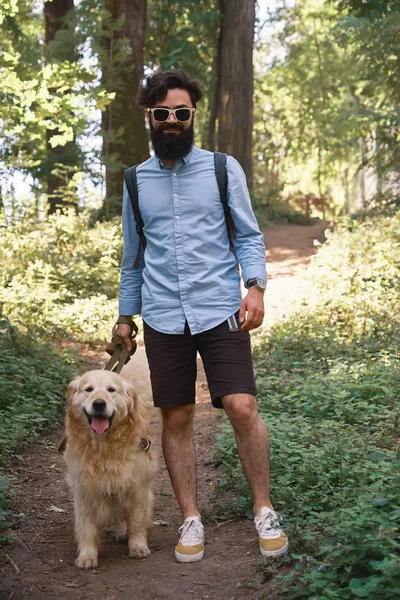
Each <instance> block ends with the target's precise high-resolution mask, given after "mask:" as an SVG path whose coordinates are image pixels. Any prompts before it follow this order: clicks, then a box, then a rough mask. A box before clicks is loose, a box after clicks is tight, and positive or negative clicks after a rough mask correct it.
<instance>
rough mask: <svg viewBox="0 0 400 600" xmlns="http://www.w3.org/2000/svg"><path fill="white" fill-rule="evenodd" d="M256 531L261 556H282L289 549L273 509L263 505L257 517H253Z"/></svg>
mask: <svg viewBox="0 0 400 600" xmlns="http://www.w3.org/2000/svg"><path fill="white" fill-rule="evenodd" d="M254 524H255V526H256V529H257V532H258V543H259V546H260V552H261V554H262V555H263V556H282V555H283V554H286V552H287V551H288V549H289V543H288V540H287V537H286V535H285V534H284V533H283V531H281V529H280V525H279V521H278V516H277V514H276V512H275V511H274V510H272V509H271V508H268V506H263V507H262V509H261V511H260V514H259V516H258V517H255V518H254Z"/></svg>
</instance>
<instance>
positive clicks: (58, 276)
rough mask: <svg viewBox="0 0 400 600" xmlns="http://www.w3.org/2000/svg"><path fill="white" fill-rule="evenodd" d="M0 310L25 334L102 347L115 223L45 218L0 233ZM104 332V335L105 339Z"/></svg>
mask: <svg viewBox="0 0 400 600" xmlns="http://www.w3.org/2000/svg"><path fill="white" fill-rule="evenodd" d="M0 246H2V247H3V252H2V254H1V255H0V273H1V275H0V290H1V291H0V304H2V306H3V314H6V315H7V316H8V317H9V318H10V320H11V321H12V322H13V323H15V324H17V325H18V327H19V328H20V329H22V328H23V329H24V330H25V331H30V332H36V333H40V334H41V335H45V336H53V337H54V336H56V337H74V338H76V339H78V340H80V341H99V340H102V341H104V335H106V337H108V336H109V332H110V326H111V324H112V323H113V321H115V317H116V298H117V293H118V283H119V267H120V262H121V256H122V234H121V229H120V223H119V220H118V219H117V220H115V221H112V222H110V223H96V224H95V225H94V226H93V227H91V226H90V222H89V217H87V216H85V215H82V214H80V215H76V214H75V213H74V212H73V211H71V212H69V213H68V214H59V213H57V214H55V215H51V216H49V218H48V220H47V221H44V222H36V223H34V222H31V221H29V220H26V221H22V222H21V223H19V224H17V225H15V226H12V227H5V228H3V229H1V230H0ZM106 332H107V333H106Z"/></svg>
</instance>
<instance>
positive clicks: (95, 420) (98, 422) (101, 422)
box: [90, 417, 109, 435]
mask: <svg viewBox="0 0 400 600" xmlns="http://www.w3.org/2000/svg"><path fill="white" fill-rule="evenodd" d="M90 426H91V428H92V429H93V431H95V432H96V433H97V435H103V433H104V432H105V431H107V429H108V428H109V423H108V419H107V418H104V417H92V422H91V424H90Z"/></svg>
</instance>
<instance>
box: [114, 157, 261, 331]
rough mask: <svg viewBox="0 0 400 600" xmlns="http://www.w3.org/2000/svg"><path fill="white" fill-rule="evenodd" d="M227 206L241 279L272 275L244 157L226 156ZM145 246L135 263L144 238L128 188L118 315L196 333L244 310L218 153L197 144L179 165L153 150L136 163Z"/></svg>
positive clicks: (125, 192)
mask: <svg viewBox="0 0 400 600" xmlns="http://www.w3.org/2000/svg"><path fill="white" fill-rule="evenodd" d="M227 171H228V204H229V206H230V210H231V215H232V218H233V222H234V224H235V229H236V239H235V240H234V248H235V252H236V256H237V258H238V261H239V264H240V267H241V270H242V276H243V280H244V281H245V282H246V281H247V280H248V279H250V278H252V277H260V278H262V279H266V267H265V247H264V240H263V235H262V233H261V232H260V230H259V227H258V225H257V221H256V219H255V217H254V214H253V210H252V207H251V201H250V196H249V192H248V189H247V185H246V178H245V175H244V172H243V170H242V168H241V167H240V165H239V163H238V162H237V161H236V160H235V159H234V158H233V157H232V156H228V159H227ZM137 182H138V191H139V208H140V212H141V215H142V219H143V223H144V228H143V232H144V235H145V238H146V248H145V250H144V253H143V250H142V255H141V261H140V267H139V268H138V269H134V268H133V263H134V262H135V259H136V255H137V251H138V245H139V236H138V234H137V232H136V222H135V218H134V216H133V210H132V205H131V202H130V199H129V195H128V192H127V189H126V187H124V195H123V209H122V227H123V235H124V256H123V260H122V266H121V284H120V299H119V314H120V315H138V314H140V313H141V314H142V317H143V319H144V321H146V323H148V325H150V326H151V327H152V328H153V329H156V330H157V331H160V332H162V333H173V334H182V333H183V332H184V328H185V320H187V322H188V324H189V327H190V331H191V333H192V334H196V333H201V332H202V331H206V330H208V329H211V328H212V327H216V326H217V325H219V324H220V323H222V322H223V321H224V320H225V319H227V318H228V317H230V316H231V315H233V314H234V313H235V312H236V311H237V310H239V307H240V303H241V291H240V275H239V272H238V269H237V262H236V258H235V256H234V254H233V253H232V252H231V251H230V249H229V240H228V233H227V228H226V222H225V216H224V210H223V206H222V202H221V200H220V196H219V190H218V185H217V180H216V176H215V168H214V155H213V153H212V152H208V151H207V150H201V149H200V148H196V147H193V148H192V150H191V151H190V152H189V154H188V155H187V156H185V157H184V158H183V159H180V160H177V161H176V163H175V166H174V167H173V168H168V167H165V166H164V165H163V164H162V163H161V162H160V160H159V159H158V158H157V157H156V156H152V157H151V158H149V159H148V160H146V161H145V162H144V163H142V164H141V165H139V166H138V167H137Z"/></svg>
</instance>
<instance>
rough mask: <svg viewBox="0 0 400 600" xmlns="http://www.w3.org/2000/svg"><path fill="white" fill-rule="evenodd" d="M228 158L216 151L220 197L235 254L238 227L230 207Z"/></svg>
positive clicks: (215, 160) (215, 162)
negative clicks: (234, 244)
mask: <svg viewBox="0 0 400 600" xmlns="http://www.w3.org/2000/svg"><path fill="white" fill-rule="evenodd" d="M226 160H227V157H226V154H224V153H223V152H214V166H215V176H216V178H217V184H218V189H219V197H220V199H221V202H222V206H223V208H224V215H225V222H226V228H227V230H228V238H229V246H230V249H231V250H232V252H233V253H234V254H235V252H234V249H233V240H234V239H236V229H235V224H234V222H233V219H232V215H231V209H230V208H229V204H228V172H227V168H226Z"/></svg>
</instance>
